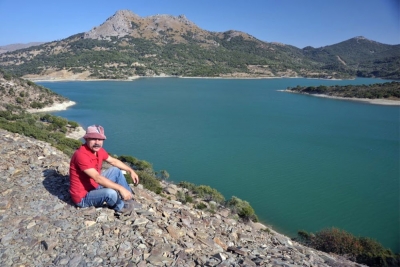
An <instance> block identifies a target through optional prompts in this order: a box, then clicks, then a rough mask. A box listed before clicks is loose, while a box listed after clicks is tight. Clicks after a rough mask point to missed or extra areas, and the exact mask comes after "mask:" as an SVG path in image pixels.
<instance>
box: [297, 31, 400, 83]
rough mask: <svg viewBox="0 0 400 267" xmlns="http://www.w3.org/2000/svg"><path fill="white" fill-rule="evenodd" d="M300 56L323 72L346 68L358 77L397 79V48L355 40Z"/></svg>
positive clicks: (399, 69)
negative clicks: (316, 63)
mask: <svg viewBox="0 0 400 267" xmlns="http://www.w3.org/2000/svg"><path fill="white" fill-rule="evenodd" d="M303 50H304V54H305V56H307V57H308V58H310V59H312V60H315V61H317V62H321V63H325V68H335V69H341V68H350V69H353V70H356V71H357V73H356V74H357V76H361V77H381V78H389V79H390V78H391V79H399V73H400V45H387V44H382V43H378V42H375V41H371V40H368V39H366V38H364V37H362V36H358V37H355V38H352V39H349V40H347V41H344V42H341V43H338V44H334V45H330V46H325V47H321V48H312V47H305V48H304V49H303Z"/></svg>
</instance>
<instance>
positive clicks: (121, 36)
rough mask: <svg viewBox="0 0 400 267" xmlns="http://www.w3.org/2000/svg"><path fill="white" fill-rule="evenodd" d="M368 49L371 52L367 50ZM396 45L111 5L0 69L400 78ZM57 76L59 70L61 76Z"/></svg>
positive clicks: (102, 75) (0, 63)
mask: <svg viewBox="0 0 400 267" xmlns="http://www.w3.org/2000/svg"><path fill="white" fill-rule="evenodd" d="M371 51H372V52H371ZM398 66H400V45H385V44H381V43H378V42H375V41H372V40H368V39H366V38H365V37H360V36H358V37H354V38H351V39H349V40H346V41H343V42H340V43H338V44H334V45H329V46H324V47H320V48H313V47H311V46H308V47H305V48H303V49H299V48H297V47H295V46H292V45H288V44H281V43H277V42H271V43H269V42H264V41H261V40H259V39H257V38H256V37H254V36H251V35H249V34H247V33H245V32H240V31H236V30H229V31H225V32H211V31H207V30H204V29H201V28H199V27H198V26H197V25H196V24H195V23H193V22H191V21H190V20H189V19H187V18H186V16H184V15H179V16H177V17H175V16H172V15H153V16H148V17H140V16H139V15H137V14H134V13H133V12H131V11H129V10H119V11H117V12H116V13H115V14H114V15H112V16H111V17H109V18H108V19H107V20H106V21H105V22H104V23H102V24H101V25H99V26H96V27H93V28H92V29H91V30H89V31H87V32H84V33H78V34H75V35H72V36H70V37H67V38H65V39H62V40H60V41H53V42H48V43H44V44H42V45H39V46H35V47H31V48H25V49H20V50H17V51H14V52H7V53H3V54H0V67H2V68H4V69H6V70H7V71H9V72H11V73H14V74H17V75H20V76H23V77H24V78H28V79H35V78H46V77H47V78H50V79H60V78H59V76H60V73H61V72H63V73H67V75H66V76H67V77H66V78H67V79H68V78H70V77H74V76H73V75H74V74H75V76H76V74H81V75H79V77H80V78H81V79H129V78H130V77H137V76H188V77H228V78H232V77H246V78H269V77H299V76H301V77H309V78H328V79H329V78H354V77H356V76H359V77H380V78H385V79H399V78H400V68H399V67H398ZM64 76H65V75H64Z"/></svg>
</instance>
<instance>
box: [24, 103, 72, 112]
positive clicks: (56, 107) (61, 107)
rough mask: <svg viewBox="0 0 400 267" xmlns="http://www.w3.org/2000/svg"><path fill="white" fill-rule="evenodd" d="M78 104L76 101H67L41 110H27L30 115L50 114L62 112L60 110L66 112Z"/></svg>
mask: <svg viewBox="0 0 400 267" xmlns="http://www.w3.org/2000/svg"><path fill="white" fill-rule="evenodd" d="M75 104H76V103H75V102H74V101H66V102H62V103H54V104H53V105H51V106H48V107H44V108H41V109H33V108H31V109H27V110H26V111H28V112H29V113H39V112H49V111H60V110H66V109H67V108H69V107H71V106H73V105H75Z"/></svg>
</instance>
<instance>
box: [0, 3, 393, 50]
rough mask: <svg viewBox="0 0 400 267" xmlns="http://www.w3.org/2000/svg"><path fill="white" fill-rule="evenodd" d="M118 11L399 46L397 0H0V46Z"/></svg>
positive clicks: (281, 36) (45, 36) (76, 28)
mask: <svg viewBox="0 0 400 267" xmlns="http://www.w3.org/2000/svg"><path fill="white" fill-rule="evenodd" d="M120 9H128V10H131V11H132V12H133V13H136V14H138V15H139V16H141V17H147V16H151V15H156V14H169V15H173V16H178V15H181V14H184V15H185V16H186V17H187V18H188V19H189V20H191V21H192V22H194V23H195V24H197V25H198V26H199V27H200V28H202V29H205V30H208V31H216V32H223V31H227V30H239V31H243V32H246V33H249V34H251V35H253V36H254V37H256V38H257V39H260V40H263V41H267V42H280V43H284V44H290V45H294V46H296V47H299V48H303V47H305V46H308V45H310V46H313V47H322V46H325V45H331V44H335V43H339V42H342V41H345V40H347V39H350V38H353V37H356V36H364V37H366V38H368V39H370V40H374V41H377V42H380V43H385V44H400V0H330V1H329V0H247V1H243V0H212V1H210V0H197V1H195V0H96V1H94V0H80V1H76V0H68V1H66V0H58V1H55V0H33V1H30V0H0V46H2V45H7V44H14V43H28V42H49V41H54V40H61V39H64V38H67V37H69V36H71V35H73V34H76V33H81V32H86V31H89V30H90V29H92V28H93V27H95V26H98V25H100V24H101V23H103V22H104V21H105V20H106V19H107V18H109V17H110V16H112V15H113V14H114V13H115V12H116V11H117V10H120Z"/></svg>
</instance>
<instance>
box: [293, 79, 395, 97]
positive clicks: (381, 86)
mask: <svg viewBox="0 0 400 267" xmlns="http://www.w3.org/2000/svg"><path fill="white" fill-rule="evenodd" d="M287 90H288V91H292V92H297V93H304V94H313V95H315V94H317V95H328V96H338V97H346V98H368V99H391V100H400V82H396V81H393V82H386V83H375V84H370V85H365V84H362V85H333V86H325V85H320V86H297V87H292V88H287Z"/></svg>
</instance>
